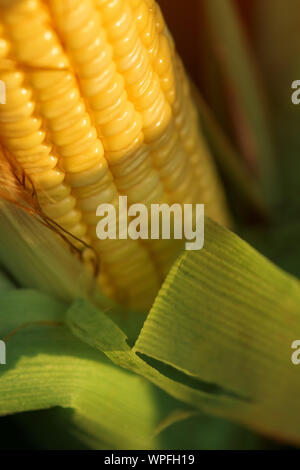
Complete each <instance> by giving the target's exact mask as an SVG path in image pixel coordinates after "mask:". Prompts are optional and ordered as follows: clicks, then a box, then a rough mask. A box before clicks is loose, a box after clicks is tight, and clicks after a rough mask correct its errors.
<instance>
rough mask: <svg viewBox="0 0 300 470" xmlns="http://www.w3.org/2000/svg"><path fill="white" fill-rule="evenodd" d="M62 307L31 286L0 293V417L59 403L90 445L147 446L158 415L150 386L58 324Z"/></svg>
mask: <svg viewBox="0 0 300 470" xmlns="http://www.w3.org/2000/svg"><path fill="white" fill-rule="evenodd" d="M65 308H66V307H65V305H64V304H62V303H61V302H59V301H57V300H54V299H53V298H51V297H49V296H47V295H44V294H40V293H38V292H37V291H33V290H29V289H18V290H13V291H10V292H8V293H5V294H4V293H2V294H1V296H0V311H1V324H0V338H5V337H6V344H7V364H6V365H2V366H0V415H7V414H12V413H17V412H22V411H29V410H38V409H47V408H50V407H55V406H60V407H63V408H66V409H72V410H73V412H72V413H71V414H70V416H69V420H68V421H69V427H70V428H71V429H72V430H73V431H72V432H73V433H74V435H77V436H80V439H81V441H82V442H85V443H87V444H89V445H91V446H92V447H94V448H103V447H104V448H125V449H129V448H147V447H149V448H152V447H153V446H154V447H155V442H156V440H155V438H154V439H152V437H153V434H154V430H155V429H156V427H157V425H158V423H159V422H160V421H161V420H162V419H164V417H165V415H164V413H159V412H158V410H157V409H156V403H155V400H154V397H153V395H152V391H151V385H150V384H149V383H147V382H145V381H141V380H140V378H139V377H138V376H135V375H133V374H130V373H128V372H126V371H124V370H121V369H119V368H117V367H115V366H114V365H113V364H112V363H111V362H110V361H108V360H107V359H106V358H105V356H104V355H103V354H101V353H100V352H99V351H96V350H92V349H91V348H90V347H88V346H87V345H85V344H84V343H83V342H81V341H78V340H77V339H76V338H75V337H74V336H73V335H72V334H71V333H70V331H69V330H68V329H67V328H66V327H65V326H64V324H63V317H64V313H65Z"/></svg>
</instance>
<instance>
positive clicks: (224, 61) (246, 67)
mask: <svg viewBox="0 0 300 470" xmlns="http://www.w3.org/2000/svg"><path fill="white" fill-rule="evenodd" d="M204 6H205V12H206V17H207V21H208V25H209V30H210V32H211V37H212V44H213V48H214V51H215V55H216V58H217V61H218V63H219V66H220V70H221V73H222V75H223V79H224V83H226V85H227V87H228V90H230V97H231V106H232V109H233V110H234V111H233V112H234V119H235V124H236V128H237V132H238V134H239V136H240V142H241V146H242V147H243V149H244V152H246V153H247V154H248V157H247V158H248V160H250V161H251V160H252V164H253V165H254V166H255V163H256V164H258V166H259V182H260V186H261V188H262V191H263V194H264V199H265V201H266V202H267V203H268V204H269V205H270V206H271V207H272V206H273V205H274V203H276V202H277V201H278V181H277V175H276V169H275V159H274V146H273V143H272V139H271V135H270V130H269V125H268V121H267V116H266V109H265V106H264V104H265V99H264V96H263V93H262V89H261V84H260V81H259V78H258V72H257V69H256V67H255V65H254V60H253V57H252V55H251V52H250V49H249V44H248V42H247V38H246V35H245V32H244V31H243V26H242V24H241V19H240V18H239V15H238V13H237V9H236V7H235V5H234V3H233V2H232V0H228V1H226V2H224V1H222V2H220V1H219V0H205V2H204Z"/></svg>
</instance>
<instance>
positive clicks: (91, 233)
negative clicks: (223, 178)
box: [0, 0, 228, 308]
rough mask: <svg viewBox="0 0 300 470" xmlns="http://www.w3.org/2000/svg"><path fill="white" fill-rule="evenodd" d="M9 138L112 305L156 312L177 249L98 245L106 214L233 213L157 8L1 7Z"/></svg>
mask: <svg viewBox="0 0 300 470" xmlns="http://www.w3.org/2000/svg"><path fill="white" fill-rule="evenodd" d="M0 9H1V10H0V13H1V20H0V80H3V81H4V82H5V84H6V86H7V104H6V105H5V106H0V139H1V143H2V145H3V146H4V148H5V149H7V150H8V151H9V152H10V153H11V154H12V155H13V157H14V158H15V159H16V161H17V162H18V163H19V165H20V166H21V167H22V168H23V170H24V171H25V172H26V174H28V176H29V177H30V178H31V180H32V182H33V184H34V186H35V188H36V191H37V195H38V199H39V203H40V206H41V208H42V210H43V212H44V213H45V214H46V215H47V216H48V217H50V218H52V219H53V220H54V221H55V222H56V223H57V224H59V225H60V226H61V227H63V229H65V230H67V231H68V232H69V233H70V234H72V235H74V236H76V237H78V238H81V239H83V240H84V241H86V242H87V243H89V244H91V245H92V246H93V247H94V249H95V250H96V252H97V253H98V254H99V256H100V259H101V279H100V282H101V283H103V284H105V285H110V287H111V295H113V296H114V297H116V299H117V300H118V301H120V302H123V303H125V304H127V305H129V306H131V307H135V308H147V307H148V306H149V305H150V304H151V302H152V300H153V297H154V295H155V293H156V292H157V289H158V288H159V285H160V283H161V282H162V279H163V277H164V276H165V274H166V272H167V270H168V269H169V267H170V263H171V261H172V260H173V259H174V256H175V255H176V253H177V252H178V244H177V243H175V242H174V241H167V242H166V241H163V240H157V241H154V240H153V241H149V242H147V243H145V242H143V243H142V242H141V241H140V240H138V241H133V240H130V239H129V240H103V241H102V240H98V239H97V237H96V224H97V222H98V218H97V217H96V208H97V206H98V205H99V204H101V203H103V202H109V203H111V204H114V205H115V207H116V208H117V205H118V197H119V195H120V194H123V195H127V197H128V202H129V203H136V202H140V203H141V202H142V203H145V204H151V203H161V202H168V203H170V204H171V203H174V202H177V203H181V204H183V203H204V204H205V205H206V214H207V215H209V216H211V217H212V218H214V219H215V220H217V221H219V222H220V223H222V224H226V223H227V221H228V216H227V209H226V203H225V201H224V196H223V192H222V188H221V186H220V183H219V181H218V177H217V174H216V171H215V168H214V164H213V162H212V160H211V157H210V155H209V153H208V151H207V149H206V147H205V143H204V141H203V139H202V136H201V133H200V132H199V129H198V122H197V112H196V109H195V107H194V105H193V103H192V99H191V96H190V90H189V84H188V80H187V78H186V76H185V72H184V69H183V66H182V64H181V62H180V60H179V58H178V57H177V55H176V51H175V46H174V43H173V40H172V37H171V35H170V33H169V31H168V29H167V27H166V25H165V23H164V19H163V16H162V14H161V11H160V9H159V7H158V5H157V4H156V3H155V2H154V1H151V0H65V1H63V2H62V1H61V0H49V1H46V0H45V1H42V0H11V1H10V2H4V1H3V0H0Z"/></svg>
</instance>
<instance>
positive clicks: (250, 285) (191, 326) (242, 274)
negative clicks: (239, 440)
mask: <svg viewBox="0 0 300 470" xmlns="http://www.w3.org/2000/svg"><path fill="white" fill-rule="evenodd" d="M205 236H206V242H205V248H204V249H203V250H202V251H200V252H185V253H184V254H183V255H182V257H181V258H180V259H179V260H178V262H177V263H176V265H175V266H174V267H173V269H172V270H171V273H170V274H169V276H168V278H167V281H166V282H165V284H164V286H163V288H162V289H161V291H160V294H159V295H158V297H157V299H156V301H155V303H154V306H153V308H152V310H151V312H150V314H149V315H148V317H147V320H146V322H145V324H144V327H143V329H142V332H141V334H140V336H139V338H138V340H137V343H136V345H135V347H134V351H135V352H136V353H142V354H144V355H147V356H149V357H152V358H155V359H156V360H159V361H161V362H163V363H166V364H169V365H170V366H172V367H175V368H177V369H179V370H180V371H182V372H184V373H185V374H187V375H188V376H192V377H195V378H197V379H199V380H202V381H205V382H207V383H212V384H215V385H217V386H218V387H220V388H221V390H227V391H231V393H232V396H233V400H234V401H236V407H234V408H235V409H232V410H230V413H229V415H231V416H230V417H231V418H232V419H234V420H238V421H239V422H241V423H243V424H246V425H247V426H250V427H251V428H253V429H256V430H258V431H260V432H263V433H265V434H269V435H272V436H276V437H278V438H280V439H283V440H287V441H289V440H290V441H293V442H296V443H298V444H299V443H300V423H299V419H298V417H299V412H300V403H299V393H300V374H299V370H298V369H297V367H296V366H295V365H293V364H292V361H291V355H292V352H293V350H292V349H291V345H292V342H293V341H294V340H296V339H299V338H300V283H299V281H298V280H297V279H296V278H293V277H291V276H289V275H287V274H286V273H284V272H283V271H281V270H279V269H278V268H276V267H275V266H274V265H273V264H272V263H270V262H269V261H268V260H267V259H265V258H264V257H263V256H261V255H260V254H259V253H257V252H256V251H255V250H254V249H252V248H251V247H250V246H249V245H247V244H246V243H245V242H243V241H242V240H240V239H239V238H238V237H237V236H236V235H234V234H232V233H230V232H229V231H227V230H225V229H224V228H221V227H219V226H218V225H216V224H214V223H213V222H209V221H207V224H206V232H205ZM283 403H284V404H285V405H284V406H282V404H283ZM224 411H225V409H224ZM225 413H226V414H227V416H229V415H228V410H227V411H225Z"/></svg>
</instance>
